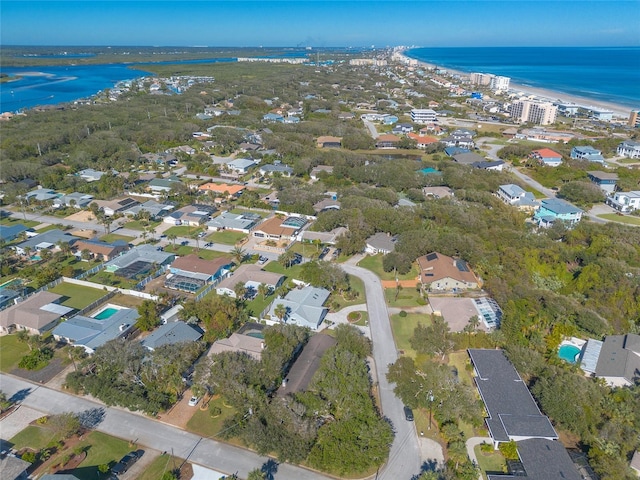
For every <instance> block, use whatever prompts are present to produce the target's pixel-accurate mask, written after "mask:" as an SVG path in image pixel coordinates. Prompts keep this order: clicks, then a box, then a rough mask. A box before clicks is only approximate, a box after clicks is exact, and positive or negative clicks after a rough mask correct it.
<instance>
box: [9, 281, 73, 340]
mask: <svg viewBox="0 0 640 480" xmlns="http://www.w3.org/2000/svg"><path fill="white" fill-rule="evenodd" d="M61 299H62V295H57V294H55V293H51V292H47V291H41V292H38V293H36V294H35V295H32V296H30V297H28V298H26V299H25V300H23V301H22V302H20V303H17V304H15V305H11V306H10V307H9V308H6V309H5V310H2V311H0V333H11V332H13V331H14V330H26V331H28V332H29V333H32V334H38V335H40V334H42V333H44V332H47V331H49V330H51V329H52V328H53V327H55V326H56V324H57V323H58V322H59V321H60V319H61V318H62V317H63V316H65V315H67V314H68V313H69V312H71V311H73V308H69V307H65V306H64V305H60V304H59V302H60V300H61Z"/></svg>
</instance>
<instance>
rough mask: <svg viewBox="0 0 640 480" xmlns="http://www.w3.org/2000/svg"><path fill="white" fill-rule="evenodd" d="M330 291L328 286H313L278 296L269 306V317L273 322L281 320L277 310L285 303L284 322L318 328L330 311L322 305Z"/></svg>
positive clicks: (312, 328)
mask: <svg viewBox="0 0 640 480" xmlns="http://www.w3.org/2000/svg"><path fill="white" fill-rule="evenodd" d="M330 293H331V292H329V290H327V289H326V288H318V287H311V286H308V287H304V288H296V289H294V290H291V291H290V292H289V293H287V295H286V296H285V297H284V298H280V297H278V298H276V299H275V300H274V301H273V303H272V304H271V307H270V308H269V313H267V317H269V318H270V319H271V321H273V322H280V321H281V320H280V319H279V318H278V316H277V315H276V314H275V310H276V308H277V307H278V305H283V306H284V308H285V310H286V313H285V315H284V317H283V318H282V323H292V324H294V325H299V326H301V327H308V328H310V329H311V330H317V329H318V327H319V326H320V324H321V323H322V321H323V320H324V317H325V316H326V315H327V312H328V311H329V309H328V308H326V307H323V306H322V305H323V304H324V303H325V302H326V301H327V299H328V298H329V295H330Z"/></svg>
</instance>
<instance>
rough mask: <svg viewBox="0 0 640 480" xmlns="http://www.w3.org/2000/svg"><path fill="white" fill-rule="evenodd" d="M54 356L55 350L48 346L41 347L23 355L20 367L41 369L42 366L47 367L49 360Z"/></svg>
mask: <svg viewBox="0 0 640 480" xmlns="http://www.w3.org/2000/svg"><path fill="white" fill-rule="evenodd" d="M52 358H53V350H51V349H50V348H46V347H45V348H40V349H38V350H33V351H32V352H29V353H28V354H27V355H25V356H24V357H22V359H21V360H20V363H18V367H20V368H24V369H25V370H40V369H41V368H43V367H46V366H47V364H48V363H49V360H51V359H52Z"/></svg>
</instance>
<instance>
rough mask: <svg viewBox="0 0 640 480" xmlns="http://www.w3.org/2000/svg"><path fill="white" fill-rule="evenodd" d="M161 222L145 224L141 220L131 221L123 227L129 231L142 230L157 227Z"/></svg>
mask: <svg viewBox="0 0 640 480" xmlns="http://www.w3.org/2000/svg"><path fill="white" fill-rule="evenodd" d="M160 223H161V222H146V221H142V220H132V221H130V222H127V223H125V224H124V225H123V227H124V228H130V229H131V230H140V231H142V230H144V229H145V228H148V227H153V228H155V227H157V226H158V225H160Z"/></svg>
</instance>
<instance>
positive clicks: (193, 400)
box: [189, 395, 200, 407]
mask: <svg viewBox="0 0 640 480" xmlns="http://www.w3.org/2000/svg"><path fill="white" fill-rule="evenodd" d="M199 401H200V399H199V398H198V397H196V396H195V395H194V396H193V397H191V398H190V399H189V406H190V407H195V406H196V405H197V404H198V402H199Z"/></svg>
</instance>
